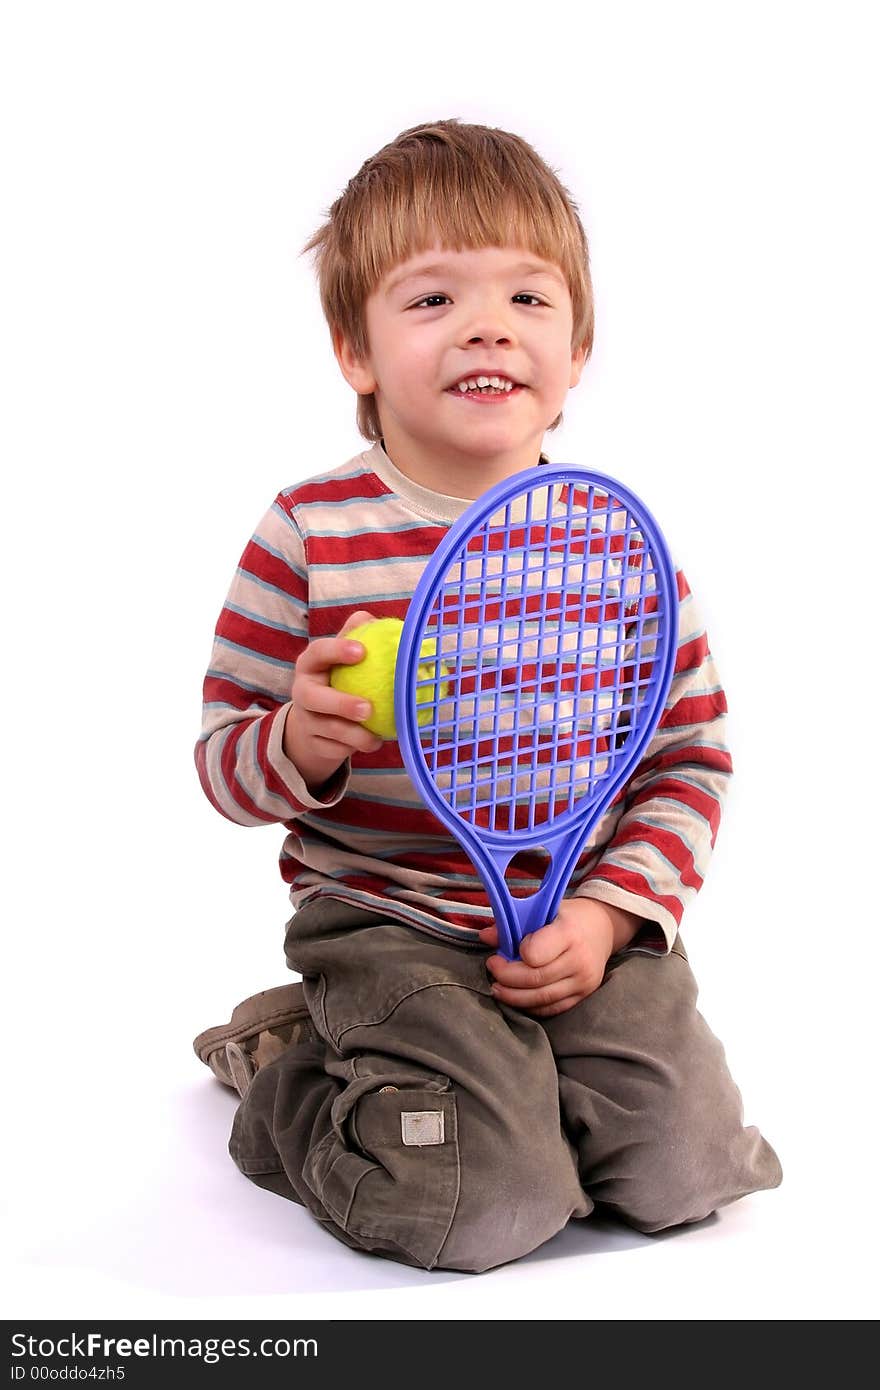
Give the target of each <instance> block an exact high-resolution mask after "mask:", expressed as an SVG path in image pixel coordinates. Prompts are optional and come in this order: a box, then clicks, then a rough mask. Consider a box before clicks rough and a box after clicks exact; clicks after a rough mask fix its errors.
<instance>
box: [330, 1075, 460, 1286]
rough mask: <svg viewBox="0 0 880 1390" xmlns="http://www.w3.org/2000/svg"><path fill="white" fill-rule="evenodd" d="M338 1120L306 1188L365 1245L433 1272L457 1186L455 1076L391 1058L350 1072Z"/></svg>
mask: <svg viewBox="0 0 880 1390" xmlns="http://www.w3.org/2000/svg"><path fill="white" fill-rule="evenodd" d="M361 1062H363V1059H361ZM353 1066H354V1064H352V1067H353ZM331 1118H332V1126H331V1128H330V1129H329V1131H328V1132H327V1133H326V1134H325V1135H324V1137H323V1138H322V1139H321V1140H320V1141H319V1142H318V1143H317V1144H316V1145H314V1146H313V1147H312V1149H311V1150H310V1152H309V1155H308V1158H307V1160H306V1164H305V1168H304V1170H303V1178H304V1180H305V1182H306V1183H307V1184H308V1186H309V1188H310V1189H311V1191H312V1192H313V1193H314V1195H315V1197H316V1198H317V1199H318V1201H319V1202H320V1204H321V1206H322V1207H323V1208H324V1210H325V1211H326V1212H327V1214H328V1215H329V1216H330V1217H331V1218H332V1220H333V1221H334V1223H335V1224H336V1225H337V1226H338V1227H339V1228H340V1229H341V1230H343V1231H344V1232H345V1233H346V1234H347V1235H348V1236H351V1237H353V1238H354V1239H355V1240H356V1241H357V1244H358V1245H360V1246H362V1247H363V1248H364V1249H367V1250H376V1251H383V1252H386V1253H391V1254H394V1255H395V1256H396V1257H397V1258H400V1257H401V1255H402V1256H404V1258H406V1260H407V1262H408V1263H413V1264H416V1265H419V1266H421V1267H422V1268H425V1269H431V1268H432V1267H433V1266H434V1265H435V1264H436V1263H437V1259H438V1256H439V1254H440V1251H441V1250H442V1248H443V1245H444V1242H445V1240H446V1237H447V1235H448V1233H449V1228H450V1226H451V1225H452V1221H453V1218H454V1216H455V1212H456V1207H457V1205H458V1196H459V1186H460V1161H459V1148H458V1114H457V1110H456V1103H455V1095H454V1093H453V1091H452V1089H451V1083H450V1082H449V1080H448V1078H445V1077H440V1076H437V1075H429V1076H428V1077H425V1076H424V1075H420V1074H418V1073H414V1072H412V1071H410V1070H409V1069H401V1068H400V1067H395V1066H394V1065H393V1062H392V1064H391V1065H389V1066H388V1067H387V1069H386V1070H381V1071H380V1070H378V1069H372V1070H371V1073H370V1074H369V1075H366V1076H363V1075H361V1076H357V1077H354V1076H353V1078H352V1080H351V1082H350V1084H349V1085H348V1086H347V1087H346V1089H345V1090H343V1091H342V1092H340V1094H339V1095H338V1096H337V1097H336V1099H335V1101H334V1103H333V1107H332V1116H331Z"/></svg>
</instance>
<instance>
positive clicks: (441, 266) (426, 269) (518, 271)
mask: <svg viewBox="0 0 880 1390" xmlns="http://www.w3.org/2000/svg"><path fill="white" fill-rule="evenodd" d="M455 270H456V267H454V266H452V265H450V264H449V262H448V261H437V262H436V264H433V265H423V266H420V267H419V269H418V270H410V271H408V272H407V273H406V274H405V275H398V276H396V277H395V278H394V279H393V280H391V281H390V282H389V284H388V286H387V288H386V290H385V293H386V295H389V294H393V292H394V291H395V290H397V289H400V287H401V285H407V284H409V282H410V281H411V280H424V279H430V277H431V276H432V275H450V274H454V273H455ZM506 273H507V274H508V275H518V276H520V275H546V276H548V277H549V278H550V279H553V280H558V281H559V283H560V284H565V281H564V279H563V276H562V274H561V272H560V271H558V270H557V269H556V268H555V266H551V265H538V264H536V262H535V261H522V262H521V264H520V265H514V266H511V268H510V270H509V271H507V272H506Z"/></svg>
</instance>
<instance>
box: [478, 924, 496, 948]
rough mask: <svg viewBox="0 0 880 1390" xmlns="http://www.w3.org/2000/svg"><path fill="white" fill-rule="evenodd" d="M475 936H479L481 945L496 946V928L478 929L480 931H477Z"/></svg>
mask: <svg viewBox="0 0 880 1390" xmlns="http://www.w3.org/2000/svg"><path fill="white" fill-rule="evenodd" d="M477 935H478V936H479V938H480V940H481V942H482V943H483V945H484V946H497V945H498V928H497V927H480V929H479V931H478V933H477Z"/></svg>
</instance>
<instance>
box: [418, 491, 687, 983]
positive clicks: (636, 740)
mask: <svg viewBox="0 0 880 1390" xmlns="http://www.w3.org/2000/svg"><path fill="white" fill-rule="evenodd" d="M566 485H567V486H570V487H573V488H577V489H578V490H586V489H589V488H593V489H594V490H595V491H596V492H601V493H602V494H603V495H607V496H608V498H609V499H612V500H614V501H617V502H620V503H621V504H622V505H623V506H624V507H625V508H626V510H627V512H628V513H629V515H630V517H631V518H632V519H633V520H634V522H635V524H636V526H637V528H638V530H639V532H640V533H641V535H642V538H643V540H644V545H645V548H646V549H647V550H648V551H650V553H651V556H652V559H653V562H654V572H655V574H656V576H657V588H656V590H655V592H656V593H657V594H658V595H659V596H660V597H661V599H662V600H663V601H664V607H665V621H664V622H663V624H662V629H661V633H660V635H659V637H658V639H657V644H656V648H655V651H654V654H653V658H652V674H651V677H650V684H649V694H648V695H647V696H646V697H645V700H646V704H647V707H646V706H645V704H643V705H641V706H640V713H639V720H638V726H637V728H636V731H635V733H634V734H633V735H632V736H631V738H629V739H628V740H627V743H626V755H625V756H624V757H623V758H621V759H620V765H619V767H617V768H616V769H615V770H614V772H613V774H612V776H611V777H610V778H609V779H608V781H607V783H605V784H604V785H603V787H602V791H601V794H600V795H599V796H598V797H596V799H595V800H592V801H589V802H588V803H587V804H586V805H584V804H583V802H581V803H578V804H576V805H575V806H574V807H573V808H572V809H570V810H566V811H564V812H563V813H562V815H560V816H559V817H558V819H556V820H554V821H552V822H550V823H549V824H547V825H540V826H535V827H534V828H533V829H528V830H515V831H509V832H503V833H502V832H499V831H496V830H491V829H488V828H486V829H480V830H479V832H478V831H477V830H476V829H475V828H474V826H472V825H471V824H469V823H468V822H467V821H466V820H464V819H463V817H462V816H460V815H458V814H457V813H456V812H455V811H454V810H453V809H452V807H451V806H450V805H449V803H448V802H447V801H446V799H445V798H444V796H443V794H442V792H440V790H439V789H438V788H437V787H436V785H435V783H434V780H433V778H432V777H431V775H430V772H429V771H428V767H427V763H426V760H425V756H424V753H423V751H422V747H421V740H420V733H421V729H420V725H419V723H418V717H417V716H418V712H419V710H420V708H422V707H420V706H419V705H418V704H417V700H416V680H417V679H418V674H417V673H418V667H419V666H420V665H423V664H424V658H422V657H421V656H420V653H421V649H422V642H423V641H424V639H425V637H426V636H427V637H431V636H432V634H430V633H429V632H428V623H429V620H430V618H431V616H432V613H433V609H434V604H435V601H436V598H437V594H438V589H437V588H436V585H437V582H438V581H439V580H440V579H441V578H442V576H443V574H444V573H445V571H446V570H447V569H448V567H449V566H450V563H451V562H453V561H454V560H455V558H456V556H457V555H458V554H459V553H460V552H461V551H462V549H463V547H464V546H465V545H466V544H467V542H468V540H469V539H471V537H472V536H473V535H475V534H476V533H478V532H479V531H480V529H481V528H482V527H483V526H484V525H485V523H486V522H488V521H489V520H490V519H491V518H492V517H493V516H494V515H495V513H497V512H498V511H500V510H501V509H503V508H504V507H506V506H507V505H508V504H510V503H512V502H513V501H515V500H516V499H517V498H519V497H522V496H524V495H525V494H526V493H527V492H529V491H532V490H541V491H546V490H547V489H550V488H555V487H557V486H563V487H564V486H566ZM677 639H678V586H677V582H676V577H675V566H674V564H673V562H672V557H671V555H670V553H669V548H668V546H667V544H666V540H665V538H664V536H663V533H662V531H661V530H660V527H659V526H658V524H657V522H656V521H655V520H654V517H653V516H652V514H651V513H650V511H649V510H648V508H647V507H646V506H645V504H644V502H642V501H641V499H640V498H638V497H637V496H636V495H635V493H633V492H631V491H630V489H629V488H627V487H624V486H623V484H622V483H619V482H618V481H617V480H616V479H615V478H611V477H608V476H607V475H605V474H603V473H596V472H594V471H593V470H592V469H587V468H582V467H580V466H578V465H575V464H538V465H536V466H535V467H534V468H529V469H525V470H523V471H522V472H520V473H517V474H514V475H513V476H512V477H510V478H507V479H505V480H504V481H503V482H501V483H498V484H496V485H495V486H494V487H492V488H490V489H489V490H488V491H487V492H485V493H483V495H482V496H481V497H479V498H477V499H476V501H475V502H473V503H472V504H471V506H469V507H468V508H467V510H466V511H465V512H463V513H462V515H461V516H460V517H459V518H458V519H457V520H456V521H455V522H453V524H452V525H451V526H450V528H449V530H448V532H447V533H446V535H445V536H444V538H443V540H442V541H441V542H440V545H439V546H438V547H437V549H436V551H435V552H434V554H433V555H432V556H431V557H430V559H429V560H428V563H427V565H426V566H425V569H424V571H423V572H422V575H421V577H420V579H419V582H418V584H417V585H416V589H415V592H414V594H413V597H412V600H411V602H410V605H409V608H408V610H407V614H406V618H405V619H404V625H403V631H402V634H401V639H400V647H399V649H398V654H397V666H396V670H395V679H394V712H395V722H396V725H397V738H398V743H399V745H400V751H401V755H402V758H403V762H404V765H405V767H406V769H407V772H408V773H409V775H410V778H411V779H412V781H413V783H414V785H415V787H416V789H417V790H418V791H419V792H420V793H421V795H422V797H423V799H424V801H425V803H426V805H427V806H428V808H429V809H430V810H431V811H432V812H433V814H434V815H435V816H436V817H437V819H438V820H439V821H441V823H442V824H443V825H444V826H445V827H446V829H447V830H449V831H450V833H451V834H452V835H453V837H454V838H455V839H456V840H457V841H458V843H459V844H460V845H461V846H462V848H464V849H465V850H466V852H467V854H468V856H469V858H470V859H471V861H472V862H473V864H474V867H475V868H476V869H477V871H478V873H479V874H480V877H481V879H482V881H483V884H484V886H485V888H486V892H487V894H488V897H489V901H490V904H491V906H492V911H493V914H494V918H495V924H496V925H497V927H498V942H499V952H500V954H501V955H503V956H504V957H505V958H506V959H508V960H515V959H517V958H518V956H519V945H520V942H521V941H522V938H523V937H524V936H527V935H529V934H530V933H531V932H533V931H536V930H537V929H538V928H539V927H541V926H543V925H545V923H548V922H551V921H552V920H553V919H554V917H555V916H556V913H557V911H558V909H559V904H560V902H561V901H562V898H563V895H564V893H565V889H566V888H567V886H568V883H569V880H570V878H571V875H572V873H573V871H574V867H575V865H576V863H577V861H578V859H579V858H580V855H581V853H582V852H583V848H584V846H585V844H586V842H587V841H588V839H589V836H590V834H591V833H592V831H593V829H594V828H595V826H596V824H597V823H598V821H599V820H600V819H601V817H602V816H603V815H604V813H605V811H606V810H607V808H608V806H609V805H610V803H611V802H612V801H613V800H614V798H615V796H616V795H617V793H618V792H619V790H620V788H621V787H622V786H623V784H624V783H625V782H626V781H628V780H629V778H630V777H631V776H632V773H633V771H634V770H635V768H636V767H637V766H638V764H639V763H640V762H641V759H642V756H643V754H644V751H645V748H646V746H647V744H648V743H649V742H650V740H651V738H652V737H653V735H654V733H655V731H656V728H657V725H658V723H659V722H660V719H661V717H662V714H663V710H664V708H665V705H666V699H667V697H668V694H669V689H670V686H671V684H672V678H673V675H674V672H675V658H676V651H677ZM439 655H440V657H441V659H442V650H441V651H440V653H439ZM658 668H659V669H658ZM538 848H540V849H543V850H546V851H547V854H548V856H549V863H548V865H547V868H546V870H545V873H544V877H543V879H542V881H541V884H540V886H539V888H538V889H537V890H536V892H534V893H533V894H531V895H530V896H528V897H524V898H521V897H514V896H512V894H511V892H510V890H509V888H508V886H507V883H506V880H505V873H506V871H507V868H508V867H509V865H510V863H511V861H512V860H513V859H514V858H516V856H517V855H518V854H521V853H523V852H524V851H527V850H529V849H538Z"/></svg>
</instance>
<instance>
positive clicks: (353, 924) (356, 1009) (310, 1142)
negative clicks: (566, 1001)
mask: <svg viewBox="0 0 880 1390" xmlns="http://www.w3.org/2000/svg"><path fill="white" fill-rule="evenodd" d="M334 908H335V910H334ZM487 954H488V952H487V951H485V950H484V949H482V948H479V949H475V948H468V947H463V946H458V945H457V944H454V943H451V944H449V943H446V942H444V941H442V940H435V939H434V938H432V937H430V936H427V935H426V934H423V933H420V932H417V931H415V930H413V929H411V928H408V927H406V926H403V925H401V924H400V923H389V922H385V921H383V920H382V919H380V918H377V917H375V916H372V915H369V914H367V913H356V912H353V911H352V910H351V909H343V908H342V907H341V905H329V906H328V905H322V907H321V908H320V909H319V910H317V911H316V910H311V911H309V910H308V909H307V910H306V911H305V912H304V913H299V914H297V916H296V917H295V918H294V919H293V922H292V924H291V932H290V934H289V937H288V944H287V955H288V960H289V962H290V964H291V965H292V966H293V967H294V968H295V969H297V970H299V971H300V972H301V973H302V975H303V985H304V989H305V996H306V1001H307V1003H308V1005H309V1009H310V1012H311V1015H312V1019H313V1022H314V1024H315V1026H316V1028H317V1030H318V1032H319V1033H320V1035H321V1042H320V1043H319V1044H316V1043H314V1042H312V1043H309V1044H301V1045H299V1046H296V1047H291V1048H288V1049H286V1050H285V1052H284V1053H283V1054H282V1056H280V1057H278V1058H277V1059H276V1060H275V1061H273V1062H271V1063H270V1064H269V1065H268V1066H266V1067H263V1068H261V1069H260V1071H259V1072H257V1074H256V1076H255V1077H254V1080H253V1082H252V1083H251V1086H250V1089H249V1091H248V1093H247V1095H246V1096H245V1098H244V1100H243V1101H242V1104H241V1106H240V1107H239V1110H238V1112H237V1114H236V1117H235V1122H234V1126H233V1132H232V1138H231V1140H230V1151H231V1153H232V1156H233V1158H234V1159H235V1162H236V1163H237V1164H238V1166H239V1168H241V1170H242V1172H244V1173H245V1174H247V1176H248V1177H250V1178H252V1179H253V1180H254V1181H255V1182H258V1183H260V1184H261V1185H262V1186H266V1187H269V1188H271V1189H272V1190H273V1191H276V1192H278V1193H280V1194H282V1195H284V1196H287V1197H290V1198H292V1199H293V1200H296V1201H299V1202H301V1203H303V1205H305V1206H306V1207H308V1209H309V1210H310V1211H311V1212H312V1213H313V1215H314V1216H316V1217H317V1219H318V1220H319V1221H322V1222H323V1223H324V1224H325V1225H326V1226H327V1227H328V1229H329V1230H331V1231H332V1232H333V1234H334V1235H336V1236H338V1237H339V1239H341V1240H343V1241H345V1242H346V1243H347V1244H349V1245H353V1246H357V1247H360V1248H362V1249H365V1250H372V1251H375V1252H376V1253H378V1254H382V1255H386V1256H389V1257H391V1258H393V1259H396V1260H400V1261H401V1262H403V1263H406V1264H413V1265H419V1266H422V1267H425V1268H429V1269H430V1268H433V1267H435V1266H439V1267H441V1268H448V1269H462V1270H472V1271H477V1270H483V1269H488V1268H490V1267H492V1266H494V1265H498V1264H503V1263H505V1262H506V1261H509V1260H512V1259H516V1258H517V1257H518V1256H520V1255H523V1254H526V1253H527V1252H528V1251H530V1250H533V1249H534V1248H535V1247H536V1246H538V1245H540V1244H542V1243H543V1242H544V1241H545V1240H548V1239H549V1238H550V1237H551V1236H553V1235H555V1234H556V1232H557V1231H559V1230H560V1229H561V1228H562V1227H563V1226H564V1225H565V1224H566V1222H567V1221H568V1219H569V1217H571V1216H573V1215H574V1216H584V1215H586V1214H587V1213H588V1212H589V1211H590V1210H591V1206H592V1203H591V1202H590V1200H589V1199H588V1198H587V1197H586V1196H585V1195H584V1193H583V1191H582V1189H581V1186H580V1182H579V1180H578V1172H577V1159H576V1155H575V1152H574V1149H573V1146H572V1145H571V1143H570V1141H569V1140H568V1139H567V1138H566V1136H565V1134H564V1132H563V1128H562V1121H561V1116H560V1110H559V1091H558V1085H557V1076H556V1064H555V1061H554V1057H553V1052H552V1049H551V1047H550V1044H549V1042H548V1039H547V1035H546V1033H545V1031H544V1029H543V1028H542V1027H541V1025H540V1024H539V1023H538V1021H537V1020H535V1019H532V1018H529V1017H528V1016H526V1015H524V1014H522V1013H519V1012H518V1011H516V1010H509V1009H505V1008H504V1007H503V1006H500V1005H499V1004H497V1003H496V1001H495V1000H494V999H493V998H492V997H491V994H490V992H489V980H488V976H487V974H486V968H485V960H486V956H487Z"/></svg>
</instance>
